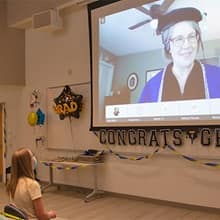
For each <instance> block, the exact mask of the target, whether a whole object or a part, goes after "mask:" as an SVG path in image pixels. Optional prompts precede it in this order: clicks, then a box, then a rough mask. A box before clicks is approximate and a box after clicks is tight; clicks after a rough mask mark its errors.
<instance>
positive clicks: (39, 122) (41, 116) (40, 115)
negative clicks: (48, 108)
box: [36, 108, 45, 125]
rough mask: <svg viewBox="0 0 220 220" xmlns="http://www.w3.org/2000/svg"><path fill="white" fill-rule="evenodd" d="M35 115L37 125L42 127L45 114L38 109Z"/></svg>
mask: <svg viewBox="0 0 220 220" xmlns="http://www.w3.org/2000/svg"><path fill="white" fill-rule="evenodd" d="M36 114H37V125H43V124H44V121H45V114H44V113H43V112H42V110H41V109H40V108H39V109H38V110H37V112H36Z"/></svg>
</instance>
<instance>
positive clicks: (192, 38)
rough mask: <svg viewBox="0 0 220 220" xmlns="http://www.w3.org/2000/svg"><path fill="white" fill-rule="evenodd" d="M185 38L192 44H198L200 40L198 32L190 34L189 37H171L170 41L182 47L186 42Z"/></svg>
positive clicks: (175, 45)
mask: <svg viewBox="0 0 220 220" xmlns="http://www.w3.org/2000/svg"><path fill="white" fill-rule="evenodd" d="M185 40H187V41H188V43H190V44H196V43H197V40H198V35H197V33H192V34H189V35H188V36H187V37H184V36H182V35H179V36H177V37H174V38H171V39H170V41H171V42H172V43H173V46H174V47H182V46H183V45H184V43H185Z"/></svg>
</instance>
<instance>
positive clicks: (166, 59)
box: [88, 0, 220, 129]
mask: <svg viewBox="0 0 220 220" xmlns="http://www.w3.org/2000/svg"><path fill="white" fill-rule="evenodd" d="M219 8H220V1H219V0H212V1H204V0H184V1H183V0H161V1H149V0H132V1H131V0H123V1H116V0H112V1H98V2H95V3H92V4H90V5H89V6H88V11H89V26H90V27H89V28H90V50H91V84H92V100H91V113H92V114H91V117H92V119H91V128H92V129H93V128H94V129H95V128H99V127H139V126H140V127H148V126H149V127H153V126H212V125H219V124H220V86H219V85H220V70H219V69H220V60H219V55H220V28H217V23H216V22H218V21H217V18H218V17H219ZM183 9H184V10H183ZM158 13H159V16H158ZM184 13H185V14H184ZM160 16H162V17H160ZM163 16H164V17H163ZM178 16H180V17H178ZM160 18H162V20H163V21H162V20H160ZM169 19H170V20H172V21H176V23H170V22H171V21H170V20H169ZM193 19H194V20H196V21H192V20H193ZM160 22H161V23H160ZM195 23H196V25H195ZM160 25H162V28H163V26H164V29H162V30H159V27H160ZM166 26H167V27H166ZM198 27H199V29H198ZM165 33H166V37H167V36H168V37H167V38H166V43H167V49H166V50H165V44H164V43H163V42H162V35H164V36H165ZM166 52H167V53H168V55H169V56H167V54H166ZM184 74H185V75H184Z"/></svg>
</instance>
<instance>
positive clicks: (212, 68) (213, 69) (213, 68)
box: [204, 64, 220, 74]
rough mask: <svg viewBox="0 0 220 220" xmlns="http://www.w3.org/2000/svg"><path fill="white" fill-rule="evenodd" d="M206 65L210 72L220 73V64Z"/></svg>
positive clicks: (207, 70)
mask: <svg viewBox="0 0 220 220" xmlns="http://www.w3.org/2000/svg"><path fill="white" fill-rule="evenodd" d="M204 67H205V70H206V72H207V73H208V74H219V73H220V66H216V65H211V64H204Z"/></svg>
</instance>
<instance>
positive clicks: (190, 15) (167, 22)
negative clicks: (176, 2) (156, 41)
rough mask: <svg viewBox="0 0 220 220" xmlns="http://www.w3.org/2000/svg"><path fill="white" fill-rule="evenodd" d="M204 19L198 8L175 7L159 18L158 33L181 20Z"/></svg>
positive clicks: (196, 20) (197, 20)
mask: <svg viewBox="0 0 220 220" xmlns="http://www.w3.org/2000/svg"><path fill="white" fill-rule="evenodd" d="M201 20H202V14H201V12H200V11H199V10H198V9H196V8H191V7H188V8H178V9H174V10H172V11H170V12H168V13H167V14H164V15H161V16H160V17H159V19H158V26H157V34H158V35H159V34H161V33H162V32H163V31H165V30H166V29H168V28H169V27H171V26H173V25H174V24H176V23H179V22H181V21H195V22H199V21H201Z"/></svg>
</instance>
